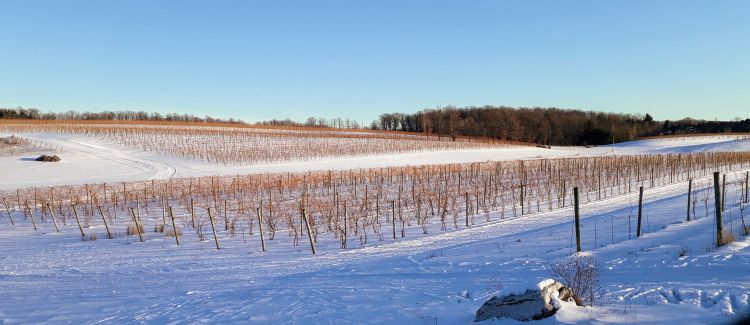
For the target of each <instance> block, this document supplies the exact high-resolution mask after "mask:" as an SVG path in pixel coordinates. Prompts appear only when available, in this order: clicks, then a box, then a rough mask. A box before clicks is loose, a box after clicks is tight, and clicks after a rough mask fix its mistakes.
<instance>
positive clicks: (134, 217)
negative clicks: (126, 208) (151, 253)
mask: <svg viewBox="0 0 750 325" xmlns="http://www.w3.org/2000/svg"><path fill="white" fill-rule="evenodd" d="M130 214H131V215H132V216H133V222H135V231H136V232H137V233H138V238H139V239H140V240H141V243H142V242H143V235H142V234H141V225H139V224H138V218H137V217H136V216H135V211H133V208H130Z"/></svg>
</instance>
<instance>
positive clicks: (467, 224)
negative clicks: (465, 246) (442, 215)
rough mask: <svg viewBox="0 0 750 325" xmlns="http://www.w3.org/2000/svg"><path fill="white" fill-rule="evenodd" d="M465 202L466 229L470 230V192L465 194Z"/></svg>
mask: <svg viewBox="0 0 750 325" xmlns="http://www.w3.org/2000/svg"><path fill="white" fill-rule="evenodd" d="M464 201H465V203H466V207H465V210H466V228H469V192H466V193H464Z"/></svg>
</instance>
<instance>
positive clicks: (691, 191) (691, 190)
mask: <svg viewBox="0 0 750 325" xmlns="http://www.w3.org/2000/svg"><path fill="white" fill-rule="evenodd" d="M692 195H693V179H690V181H688V209H687V211H688V217H687V221H690V197H691V196H692Z"/></svg>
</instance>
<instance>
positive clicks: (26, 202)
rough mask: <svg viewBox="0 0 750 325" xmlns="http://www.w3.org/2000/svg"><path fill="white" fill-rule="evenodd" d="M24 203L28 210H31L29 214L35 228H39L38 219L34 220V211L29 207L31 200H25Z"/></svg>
mask: <svg viewBox="0 0 750 325" xmlns="http://www.w3.org/2000/svg"><path fill="white" fill-rule="evenodd" d="M24 204H25V205H26V210H28V211H29V216H31V224H32V225H33V226H34V230H37V229H36V221H34V212H33V211H31V208H30V207H29V201H24Z"/></svg>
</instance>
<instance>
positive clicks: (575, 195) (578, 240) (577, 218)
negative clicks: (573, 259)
mask: <svg viewBox="0 0 750 325" xmlns="http://www.w3.org/2000/svg"><path fill="white" fill-rule="evenodd" d="M573 204H574V209H573V212H574V213H575V214H574V216H575V224H576V252H580V251H581V222H580V215H579V210H578V188H577V187H574V188H573Z"/></svg>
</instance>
